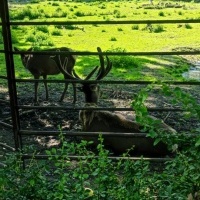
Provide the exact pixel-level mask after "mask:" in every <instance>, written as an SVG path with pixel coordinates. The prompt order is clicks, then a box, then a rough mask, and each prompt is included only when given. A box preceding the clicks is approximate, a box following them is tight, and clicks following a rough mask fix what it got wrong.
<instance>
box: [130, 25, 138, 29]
mask: <svg viewBox="0 0 200 200" xmlns="http://www.w3.org/2000/svg"><path fill="white" fill-rule="evenodd" d="M131 29H132V30H139V25H138V24H136V25H133V26H132V27H131Z"/></svg>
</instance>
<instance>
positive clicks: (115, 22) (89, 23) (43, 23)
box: [0, 19, 200, 26]
mask: <svg viewBox="0 0 200 200" xmlns="http://www.w3.org/2000/svg"><path fill="white" fill-rule="evenodd" d="M177 23H200V19H180V20H170V19H165V20H120V21H119V20H112V21H105V20H104V21H49V22H47V21H43V22H41V21H40V22H33V21H32V22H30V21H29V22H13V21H11V22H9V24H10V25H22V26H25V25H78V24H80V25H91V24H92V25H94V24H101V25H111V24H114V25H116V24H123V25H127V24H177ZM0 24H1V23H0Z"/></svg>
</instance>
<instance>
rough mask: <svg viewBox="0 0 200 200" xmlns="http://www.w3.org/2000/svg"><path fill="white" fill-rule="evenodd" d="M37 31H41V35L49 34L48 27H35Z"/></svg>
mask: <svg viewBox="0 0 200 200" xmlns="http://www.w3.org/2000/svg"><path fill="white" fill-rule="evenodd" d="M36 30H37V31H42V32H43V33H49V28H48V26H36Z"/></svg>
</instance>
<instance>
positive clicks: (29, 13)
mask: <svg viewBox="0 0 200 200" xmlns="http://www.w3.org/2000/svg"><path fill="white" fill-rule="evenodd" d="M41 16H42V13H40V12H39V11H38V10H37V9H33V8H31V7H30V6H27V7H24V8H23V9H19V10H18V11H16V12H14V13H11V15H10V17H11V19H12V20H23V19H25V18H28V19H30V20H32V19H38V18H40V17H41Z"/></svg>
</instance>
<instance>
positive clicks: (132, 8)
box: [0, 1, 200, 80]
mask: <svg viewBox="0 0 200 200" xmlns="http://www.w3.org/2000/svg"><path fill="white" fill-rule="evenodd" d="M144 3H146V1H145V2H144V1H117V2H114V1H109V2H95V1H94V2H88V3H86V2H84V1H83V2H82V3H81V2H71V1H70V2H64V1H56V2H53V1H40V2H39V3H37V2H36V3H27V4H20V3H11V4H10V14H11V19H12V20H13V21H29V20H30V21H68V20H72V21H84V20H140V19H143V20H145V19H148V20H150V19H199V18H200V4H198V3H184V2H180V5H184V7H182V8H174V7H173V8H162V9H156V8H153V9H145V7H143V6H142V5H143V4H144ZM157 3H158V1H154V4H155V5H156V4H157ZM172 3H174V2H173V1H172ZM146 26H147V25H146V24H140V25H137V24H129V25H101V24H99V25H82V26H80V25H77V26H73V27H72V26H71V27H69V26H63V27H62V26H56V27H55V26H53V25H51V26H48V27H47V26H46V27H45V26H20V25H19V26H13V28H12V35H13V41H14V43H15V44H14V45H15V46H17V47H19V48H21V49H28V48H29V47H30V46H34V47H35V48H37V49H39V48H40V49H45V48H51V47H53V46H56V47H61V46H66V47H70V48H72V49H74V50H78V51H96V47H97V46H100V47H101V48H102V50H103V51H111V50H116V49H124V50H126V51H133V52H139V51H171V50H172V49H175V48H180V47H190V48H195V49H199V48H200V43H199V31H200V27H199V24H185V25H184V24H183V25H182V26H180V27H178V26H177V24H155V25H154V24H153V25H152V27H153V31H149V30H148V29H145V28H146ZM81 27H84V31H83V30H81ZM15 57H16V58H15V64H16V77H18V78H21V77H31V75H30V73H28V72H27V71H26V70H24V68H23V67H22V64H21V61H20V58H19V56H15ZM115 58H117V57H110V59H111V60H112V61H113V70H112V72H111V74H112V76H115V77H116V78H118V79H123V80H124V79H125V80H143V79H144V80H155V79H156V78H157V77H159V76H160V75H161V76H162V77H165V78H170V79H172V78H175V79H180V73H181V72H182V71H184V70H186V68H187V67H185V66H184V67H181V66H180V68H181V69H180V70H178V72H179V75H177V73H178V72H177V70H175V72H174V73H175V74H176V75H173V74H172V76H169V73H168V70H167V69H166V68H167V67H168V66H167V65H165V64H164V65H162V64H161V66H160V63H162V62H164V61H166V60H165V58H164V57H162V58H161V57H156V56H148V57H138V56H137V57H134V62H133V63H131V62H132V61H131V62H130V60H131V59H132V58H130V57H129V58H128V59H127V58H126V57H124V58H123V57H121V58H117V60H120V59H121V60H123V61H124V62H126V65H129V66H128V67H127V66H126V67H125V66H123V65H120V66H119V63H117V62H116V59H115ZM2 59H3V58H2V56H1V57H0V60H2ZM171 59H174V58H173V57H171ZM98 63H99V61H98V57H97V56H79V59H78V60H77V63H76V69H77V71H78V73H80V74H82V73H88V71H90V70H91V68H92V67H94V66H95V65H97V64H98ZM135 63H138V64H137V67H135ZM173 65H177V64H176V59H174V63H173ZM85 66H88V67H87V68H86V67H85ZM149 66H150V67H149ZM182 66H183V65H182ZM182 68H183V69H182ZM143 70H144V72H143ZM148 71H149V73H148ZM152 71H153V73H152ZM0 72H1V74H5V65H4V63H3V62H0ZM144 74H145V76H144ZM83 76H84V74H83ZM57 77H58V78H60V77H62V75H60V76H57ZM52 78H53V77H52Z"/></svg>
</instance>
